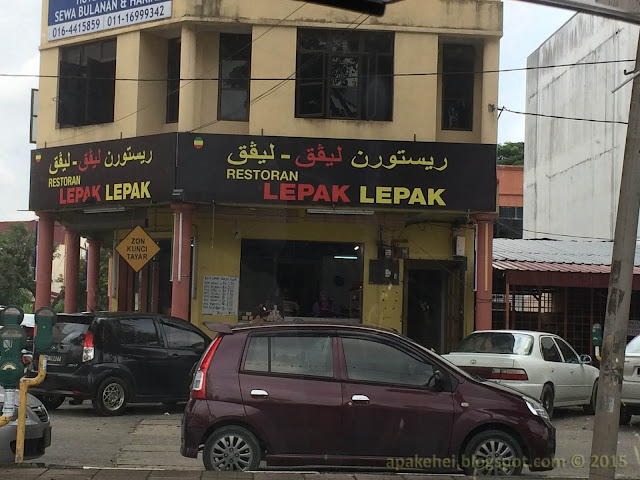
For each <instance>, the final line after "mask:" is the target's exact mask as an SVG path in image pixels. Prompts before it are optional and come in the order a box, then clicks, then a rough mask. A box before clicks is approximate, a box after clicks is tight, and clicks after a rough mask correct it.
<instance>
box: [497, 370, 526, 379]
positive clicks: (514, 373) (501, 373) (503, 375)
mask: <svg viewBox="0 0 640 480" xmlns="http://www.w3.org/2000/svg"><path fill="white" fill-rule="evenodd" d="M490 378H491V380H529V377H528V376H527V372H526V371H525V370H524V369H522V368H494V369H492V370H491V377H490Z"/></svg>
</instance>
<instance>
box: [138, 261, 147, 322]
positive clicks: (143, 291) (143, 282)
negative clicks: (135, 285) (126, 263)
mask: <svg viewBox="0 0 640 480" xmlns="http://www.w3.org/2000/svg"><path fill="white" fill-rule="evenodd" d="M148 305H149V264H148V263H147V264H146V265H145V266H144V268H143V269H142V272H141V273H140V309H139V311H141V312H143V313H146V312H148V311H149V309H148Z"/></svg>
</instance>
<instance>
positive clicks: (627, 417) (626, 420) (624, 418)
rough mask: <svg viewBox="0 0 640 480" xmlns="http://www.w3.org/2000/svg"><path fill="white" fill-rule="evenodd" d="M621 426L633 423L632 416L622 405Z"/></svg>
mask: <svg viewBox="0 0 640 480" xmlns="http://www.w3.org/2000/svg"><path fill="white" fill-rule="evenodd" d="M619 423H620V425H629V424H630V423H631V414H630V413H629V410H627V409H626V408H625V406H624V405H620V422H619Z"/></svg>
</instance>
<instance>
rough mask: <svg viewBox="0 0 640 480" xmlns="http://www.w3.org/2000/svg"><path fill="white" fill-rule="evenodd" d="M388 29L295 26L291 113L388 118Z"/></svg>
mask: <svg viewBox="0 0 640 480" xmlns="http://www.w3.org/2000/svg"><path fill="white" fill-rule="evenodd" d="M393 50H394V34H393V33H392V32H353V31H344V30H327V29H298V58H297V67H296V116H297V117H312V118H336V119H351V120H381V121H391V120H392V116H393Z"/></svg>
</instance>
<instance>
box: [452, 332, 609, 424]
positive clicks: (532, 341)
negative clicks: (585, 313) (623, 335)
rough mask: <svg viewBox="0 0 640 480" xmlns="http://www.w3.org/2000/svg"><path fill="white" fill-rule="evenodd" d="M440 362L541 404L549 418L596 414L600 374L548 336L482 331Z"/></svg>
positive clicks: (585, 358)
mask: <svg viewBox="0 0 640 480" xmlns="http://www.w3.org/2000/svg"><path fill="white" fill-rule="evenodd" d="M444 357H445V358H446V359H447V360H449V361H450V362H452V363H454V364H455V365H457V366H458V367H460V368H462V369H464V370H466V371H467V372H469V373H472V374H475V375H478V376H480V377H482V378H486V379H488V380H491V381H493V382H497V383H501V384H503V385H507V386H509V387H512V388H515V389H517V390H519V391H521V392H523V393H526V394H527V395H529V396H530V397H533V398H539V399H540V401H541V402H542V405H544V407H545V409H546V410H547V412H549V416H552V415H553V410H554V408H555V407H570V406H575V405H582V407H583V408H584V411H585V413H587V414H590V415H593V414H594V413H595V406H596V397H597V392H598V376H599V370H598V369H597V368H595V367H593V366H591V365H590V363H591V357H590V356H589V355H582V356H579V355H578V354H577V353H576V351H575V350H574V349H573V348H572V347H571V345H569V344H568V343H567V342H566V341H564V340H563V339H562V338H560V337H559V336H558V335H553V334H551V333H541V332H530V331H520V330H485V331H478V332H474V333H472V334H471V335H469V336H467V337H465V338H464V339H463V340H462V342H460V344H459V345H458V346H457V347H456V348H455V350H454V351H453V352H451V353H449V354H448V355H444Z"/></svg>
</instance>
